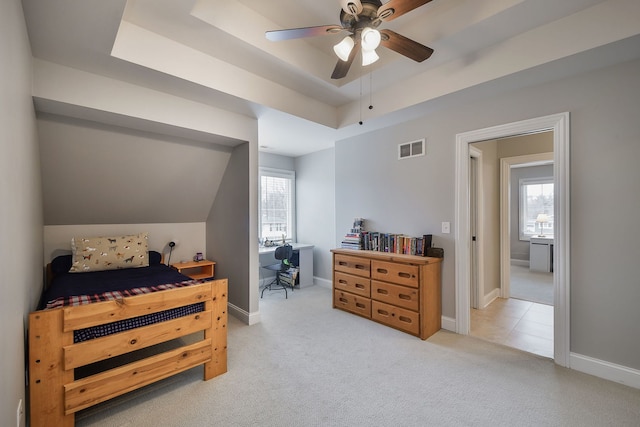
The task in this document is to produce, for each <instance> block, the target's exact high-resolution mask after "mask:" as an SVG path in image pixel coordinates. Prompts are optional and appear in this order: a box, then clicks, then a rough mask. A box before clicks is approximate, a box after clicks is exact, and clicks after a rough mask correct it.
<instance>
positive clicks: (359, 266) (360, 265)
mask: <svg viewBox="0 0 640 427" xmlns="http://www.w3.org/2000/svg"><path fill="white" fill-rule="evenodd" d="M353 267H354V268H355V269H357V270H364V269H365V267H364V265H362V264H356V265H354V266H353Z"/></svg>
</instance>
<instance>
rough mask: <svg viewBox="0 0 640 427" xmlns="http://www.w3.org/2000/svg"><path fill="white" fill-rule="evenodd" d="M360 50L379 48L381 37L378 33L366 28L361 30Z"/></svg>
mask: <svg viewBox="0 0 640 427" xmlns="http://www.w3.org/2000/svg"><path fill="white" fill-rule="evenodd" d="M360 37H361V38H362V50H374V49H376V48H377V47H378V46H380V40H381V39H382V36H381V35H380V31H378V30H375V29H373V28H371V27H366V28H365V29H363V30H362V35H361V36H360Z"/></svg>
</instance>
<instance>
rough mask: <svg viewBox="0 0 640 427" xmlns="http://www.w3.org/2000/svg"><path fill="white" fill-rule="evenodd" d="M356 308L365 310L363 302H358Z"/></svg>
mask: <svg viewBox="0 0 640 427" xmlns="http://www.w3.org/2000/svg"><path fill="white" fill-rule="evenodd" d="M356 307H358V308H364V304H362V303H361V302H357V303H356Z"/></svg>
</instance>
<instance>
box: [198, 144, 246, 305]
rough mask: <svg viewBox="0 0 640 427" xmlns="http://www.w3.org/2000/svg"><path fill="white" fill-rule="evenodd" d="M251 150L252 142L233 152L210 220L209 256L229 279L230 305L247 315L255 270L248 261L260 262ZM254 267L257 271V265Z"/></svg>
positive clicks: (219, 270) (222, 275) (208, 221)
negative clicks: (251, 210) (252, 204)
mask: <svg viewBox="0 0 640 427" xmlns="http://www.w3.org/2000/svg"><path fill="white" fill-rule="evenodd" d="M251 150H252V148H251V144H249V143H246V144H242V145H240V146H238V147H236V148H235V149H234V150H233V153H232V155H231V159H230V161H229V166H228V167H227V169H226V171H225V174H224V177H223V179H222V182H221V184H220V188H219V190H218V197H216V199H215V202H214V204H213V207H212V209H211V212H210V214H209V218H208V219H207V256H208V257H210V259H214V260H216V262H217V264H216V277H226V278H228V279H229V302H230V303H231V304H233V305H235V306H237V307H239V308H240V309H241V310H244V311H246V312H247V313H249V312H251V311H252V310H250V307H251V293H250V289H251V287H250V283H252V282H251V280H252V277H251V271H252V269H251V268H250V267H251V263H248V262H247V260H250V259H251V254H252V253H253V252H255V253H256V256H255V258H256V259H257V251H258V245H257V238H256V239H253V241H250V236H251V233H252V232H254V233H255V232H256V230H257V224H255V225H254V227H253V228H252V227H251V224H252V220H253V219H254V218H256V216H255V215H254V214H251V212H250V206H251V200H250V198H251V197H252V190H251V186H250V182H251V178H252V177H254V179H255V177H256V174H255V172H254V173H250V166H251ZM254 169H255V166H254ZM253 188H255V185H254V187H253ZM212 191H213V190H212ZM253 194H254V195H255V193H253ZM254 262H255V259H254ZM255 266H256V268H257V263H256V264H255ZM253 270H254V271H255V270H256V269H255V268H254V269H253ZM256 286H257V285H256ZM256 309H257V307H256Z"/></svg>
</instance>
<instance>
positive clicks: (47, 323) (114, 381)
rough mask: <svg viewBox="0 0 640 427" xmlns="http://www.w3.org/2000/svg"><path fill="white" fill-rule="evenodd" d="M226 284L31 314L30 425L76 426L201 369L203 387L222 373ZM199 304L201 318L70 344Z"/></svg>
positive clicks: (218, 282)
mask: <svg viewBox="0 0 640 427" xmlns="http://www.w3.org/2000/svg"><path fill="white" fill-rule="evenodd" d="M227 291H228V282H227V279H220V280H212V281H208V282H204V283H202V284H198V285H194V286H187V287H183V288H177V289H171V290H165V291H160V292H153V293H149V294H144V295H136V296H132V297H126V298H122V299H119V300H114V301H105V302H98V303H93V304H88V305H81V306H74V307H61V308H56V309H51V310H41V311H35V312H32V313H30V314H29V339H28V345H29V350H28V352H29V397H30V419H31V421H30V425H31V426H32V427H39V426H73V425H74V423H75V413H76V412H77V411H79V410H82V409H85V408H88V407H90V406H93V405H95V404H98V403H100V402H104V401H106V400H109V399H111V398H114V397H116V396H119V395H122V394H125V393H128V392H130V391H133V390H136V389H138V388H141V387H144V386H146V385H149V384H152V383H154V382H156V381H159V380H162V379H165V378H168V377H170V376H172V375H175V374H177V373H180V372H183V371H186V370H187V369H190V368H193V367H195V366H198V365H204V380H205V381H206V380H209V379H211V378H214V377H216V376H218V375H221V374H223V373H225V372H227ZM198 302H204V303H205V304H204V311H202V312H199V313H195V314H192V315H190V316H185V317H181V318H177V319H174V320H169V321H165V322H161V323H156V324H153V325H149V326H144V327H139V328H135V329H131V330H128V331H125V332H120V333H116V334H113V335H109V336H105V337H101V338H96V339H93V340H90V341H85V342H81V343H77V344H74V343H73V331H74V330H77V329H82V328H87V327H91V326H97V325H102V324H106V323H111V322H115V321H118V320H123V319H129V318H132V317H137V316H142V315H145V314H151V313H156V312H159V311H163V310H168V309H172V308H177V307H182V306H185V305H190V304H194V303H198ZM195 332H204V333H202V334H200V335H201V338H200V339H199V340H198V341H196V342H194V343H191V344H186V345H182V346H181V347H179V348H177V349H173V350H166V351H164V352H161V353H156V354H155V355H152V356H149V357H146V358H143V359H141V360H137V361H135V362H131V363H128V364H125V365H121V366H119V367H116V368H112V369H109V370H106V371H103V372H100V373H98V374H94V375H90V376H88V377H85V378H82V379H79V380H75V379H74V369H76V368H79V367H82V366H86V365H89V364H92V363H95V362H99V361H104V360H108V359H111V358H114V357H117V356H120V355H123V354H126V353H130V352H132V351H135V350H140V349H143V348H147V347H150V346H153V345H156V344H160V343H164V342H167V341H171V340H174V339H176V338H180V337H184V336H186V335H190V334H193V333H195Z"/></svg>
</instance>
